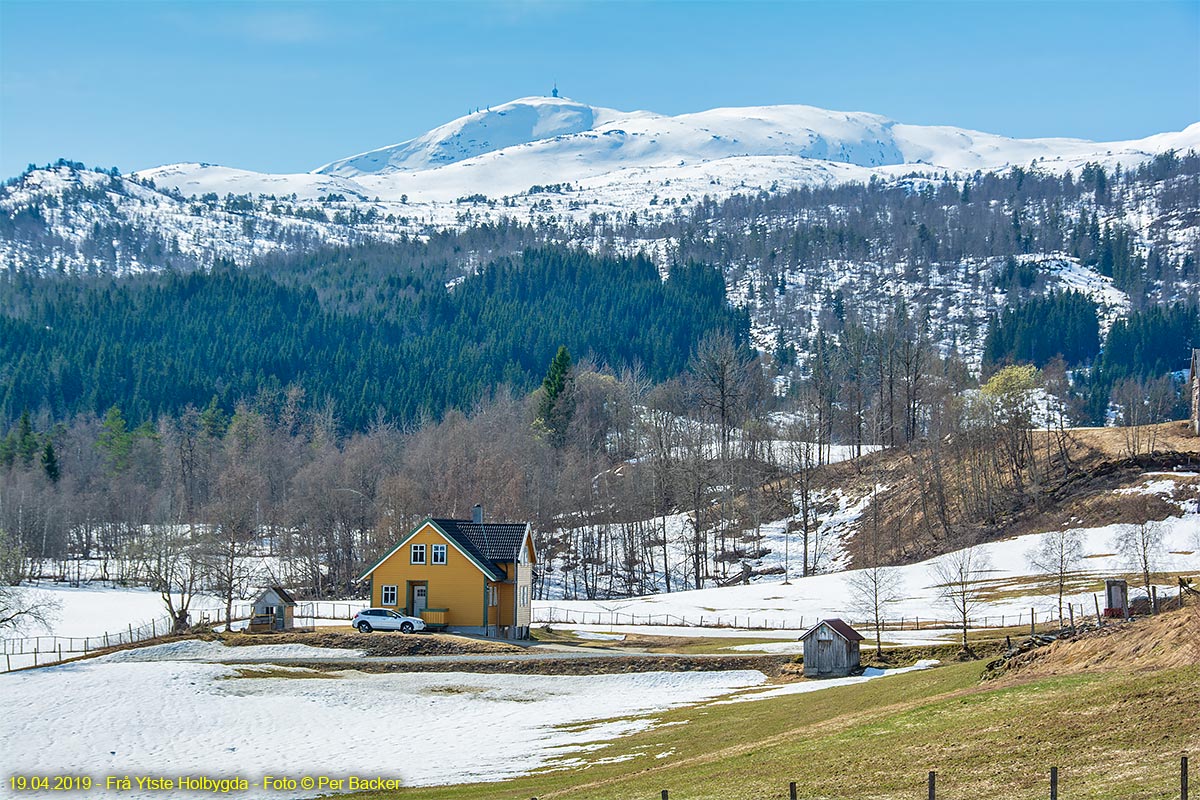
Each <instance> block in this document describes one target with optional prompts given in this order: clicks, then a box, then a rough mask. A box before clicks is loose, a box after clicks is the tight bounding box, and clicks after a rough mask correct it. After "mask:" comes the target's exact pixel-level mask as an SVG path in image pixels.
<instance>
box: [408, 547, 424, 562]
mask: <svg viewBox="0 0 1200 800" xmlns="http://www.w3.org/2000/svg"><path fill="white" fill-rule="evenodd" d="M418 553H420V555H421V557H420V558H419V559H418V558H417V554H418ZM408 563H410V564H424V563H425V545H423V544H414V545H412V546H410V547H409V548H408Z"/></svg>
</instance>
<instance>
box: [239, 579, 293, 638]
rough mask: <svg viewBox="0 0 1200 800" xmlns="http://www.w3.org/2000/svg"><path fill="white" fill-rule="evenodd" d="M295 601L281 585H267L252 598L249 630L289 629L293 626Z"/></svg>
mask: <svg viewBox="0 0 1200 800" xmlns="http://www.w3.org/2000/svg"><path fill="white" fill-rule="evenodd" d="M295 611H296V601H295V600H293V599H292V596H291V595H290V594H288V592H287V590H286V589H284V588H283V587H282V586H269V587H267V588H266V589H263V590H262V592H261V593H260V594H259V595H258V597H256V598H254V616H253V617H251V618H250V632H251V633H259V632H261V631H290V630H291V629H292V628H293V627H294V626H295V621H294V614H295Z"/></svg>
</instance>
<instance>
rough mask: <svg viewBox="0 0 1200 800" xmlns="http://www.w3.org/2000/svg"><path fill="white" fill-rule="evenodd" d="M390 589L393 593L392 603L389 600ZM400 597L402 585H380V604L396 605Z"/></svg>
mask: <svg viewBox="0 0 1200 800" xmlns="http://www.w3.org/2000/svg"><path fill="white" fill-rule="evenodd" d="M389 591H390V592H391V595H392V602H390V603H389V602H388V592H389ZM399 597H400V587H399V586H392V585H391V584H388V585H386V586H381V587H379V605H381V606H394V605H396V602H397V601H398V600H399Z"/></svg>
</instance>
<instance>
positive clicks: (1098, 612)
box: [1092, 594, 1104, 628]
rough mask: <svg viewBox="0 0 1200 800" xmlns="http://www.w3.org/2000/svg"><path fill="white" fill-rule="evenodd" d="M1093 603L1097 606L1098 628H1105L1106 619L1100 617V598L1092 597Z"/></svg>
mask: <svg viewBox="0 0 1200 800" xmlns="http://www.w3.org/2000/svg"><path fill="white" fill-rule="evenodd" d="M1092 602H1093V603H1095V604H1096V627H1097V628H1103V627H1104V617H1102V616H1100V598H1099V597H1096V595H1094V594H1093V595H1092Z"/></svg>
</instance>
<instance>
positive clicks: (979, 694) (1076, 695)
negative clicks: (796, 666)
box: [360, 609, 1200, 800]
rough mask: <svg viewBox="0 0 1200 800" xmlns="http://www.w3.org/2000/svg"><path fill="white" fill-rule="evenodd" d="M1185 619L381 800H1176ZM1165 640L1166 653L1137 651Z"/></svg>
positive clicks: (876, 684) (1185, 698)
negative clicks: (1014, 661) (931, 781)
mask: <svg viewBox="0 0 1200 800" xmlns="http://www.w3.org/2000/svg"><path fill="white" fill-rule="evenodd" d="M1194 614H1195V612H1194V611H1193V610H1191V609H1188V610H1185V611H1183V612H1177V613H1176V614H1174V615H1165V616H1164V617H1163V618H1162V619H1163V622H1162V623H1160V622H1159V621H1157V620H1156V621H1154V622H1152V623H1145V624H1143V623H1135V624H1133V625H1130V626H1127V627H1122V628H1120V629H1119V630H1116V629H1114V630H1115V632H1114V633H1112V634H1111V635H1108V636H1104V637H1099V638H1098V639H1097V640H1096V641H1092V642H1091V644H1086V643H1082V642H1081V643H1075V644H1073V645H1066V644H1064V645H1060V646H1056V647H1055V648H1052V649H1048V650H1046V651H1045V654H1044V655H1042V656H1041V657H1040V658H1039V659H1038V660H1037V662H1038V663H1039V666H1038V668H1036V669H1035V668H1034V667H1033V666H1028V667H1020V668H1017V669H1014V670H1012V671H1011V672H1010V673H1008V674H1006V675H1005V676H1004V677H1003V678H1001V679H999V680H993V681H987V682H982V681H981V680H980V677H981V673H982V671H983V664H982V662H971V663H965V664H954V665H950V666H943V667H938V668H935V669H932V670H928V671H925V672H916V673H908V674H904V675H898V676H895V677H891V678H884V679H880V680H876V681H872V682H869V683H865V684H860V685H856V686H848V687H839V688H831V689H828V690H826V691H821V692H815V693H811V694H804V695H797V696H793V697H783V698H777V699H773V700H762V701H758V702H752V703H741V704H736V705H707V706H699V707H694V708H688V709H681V710H677V711H673V712H669V713H665V714H662V715H661V720H662V722H663V723H665V724H663V725H660V726H659V727H658V728H656V729H654V730H650V731H647V732H644V733H641V734H637V735H634V736H631V737H628V738H625V739H621V740H618V741H617V742H615V743H614V744H612V745H610V746H608V747H605V748H602V749H600V750H598V751H595V752H592V753H588V754H585V755H584V756H582V757H581V758H582V759H583V760H584V761H585V764H584V765H579V766H570V767H568V768H563V769H560V770H558V771H548V772H544V773H542V774H540V775H535V776H531V777H526V778H521V779H517V780H513V781H509V782H506V783H502V784H479V785H466V786H449V787H436V788H427V789H411V790H407V791H404V792H401V793H399V794H398V795H388V796H389V797H390V796H397V797H401V798H414V799H415V798H447V799H449V798H455V799H456V800H457V799H458V798H497V799H498V800H504V799H506V798H512V800H516V799H517V798H521V799H522V800H525V799H526V798H530V797H537V798H540V800H546V798H554V797H563V798H568V797H569V798H572V799H573V800H574V799H575V798H587V799H588V800H629V799H630V798H658V797H659V792H660V791H661V790H662V789H664V788H665V789H669V790H670V793H671V797H672V798H685V799H686V800H737V799H738V798H745V799H746V800H750V799H751V798H753V799H754V800H760V799H761V798H782V797H787V784H788V781H791V780H794V781H797V782H798V784H799V788H800V792H799V794H800V797H803V798H806V800H817V799H818V798H821V799H822V800H832V799H833V798H838V800H856V799H857V798H863V799H864V800H865V799H866V798H872V800H893V799H894V800H900V799H901V798H914V797H924V796H925V795H924V787H925V780H926V774H927V771H928V770H936V771H937V772H938V776H939V777H938V785H939V797H942V796H944V797H947V798H981V797H993V796H994V797H1013V798H1022V797H1027V798H1034V797H1043V796H1045V794H1046V787H1047V775H1048V773H1049V768H1050V767H1051V766H1052V765H1054V766H1058V767H1059V769H1060V792H1061V794H1060V796H1062V797H1069V798H1071V800H1117V799H1120V800H1151V798H1170V797H1177V796H1178V795H1177V792H1178V768H1179V756H1180V755H1181V754H1184V753H1187V752H1191V753H1193V754H1195V753H1197V752H1200V730H1198V729H1197V728H1196V726H1195V721H1196V720H1197V719H1200V654H1197V653H1195V652H1194V651H1192V652H1190V654H1188V652H1187V651H1186V650H1184V651H1180V649H1179V647H1178V646H1177V645H1178V643H1179V642H1181V641H1185V640H1186V639H1184V638H1179V637H1187V636H1190V637H1191V638H1193V639H1194V638H1195V636H1196V632H1197V631H1198V630H1200V616H1191V617H1189V616H1186V615H1194ZM1163 626H1166V627H1163ZM1167 629H1170V630H1171V631H1174V633H1170V634H1169V635H1166V640H1167V641H1168V643H1169V645H1168V646H1167V647H1165V649H1164V650H1163V653H1162V654H1160V655H1163V654H1165V655H1166V657H1159V656H1155V655H1153V654H1152V653H1146V652H1143V648H1142V645H1143V644H1144V643H1146V642H1151V641H1156V640H1158V639H1160V638H1163V635H1164V630H1167ZM1081 647H1090V648H1093V649H1098V650H1104V651H1106V652H1110V653H1113V654H1116V653H1124V654H1125V655H1124V657H1123V658H1122V659H1115V658H1114V659H1111V666H1112V668H1105V667H1102V666H1100V667H1097V666H1096V665H1095V664H1093V663H1088V662H1086V661H1081V660H1079V659H1077V658H1076V657H1074V656H1072V655H1071V653H1073V652H1074V651H1075V650H1077V649H1078V648H1081ZM1181 652H1183V653H1184V654H1185V655H1186V656H1187V657H1186V658H1184V657H1183V656H1181V655H1180V653H1181ZM1184 661H1186V662H1187V663H1183V662H1184ZM1050 665H1054V667H1053V669H1050V670H1047V667H1049V666H1050ZM1051 672H1053V673H1055V674H1050V673H1051ZM680 723H686V724H680ZM662 754H669V755H662ZM660 756H661V757H660ZM481 757H486V756H481ZM360 796H361V797H363V798H368V797H383V795H360Z"/></svg>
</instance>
